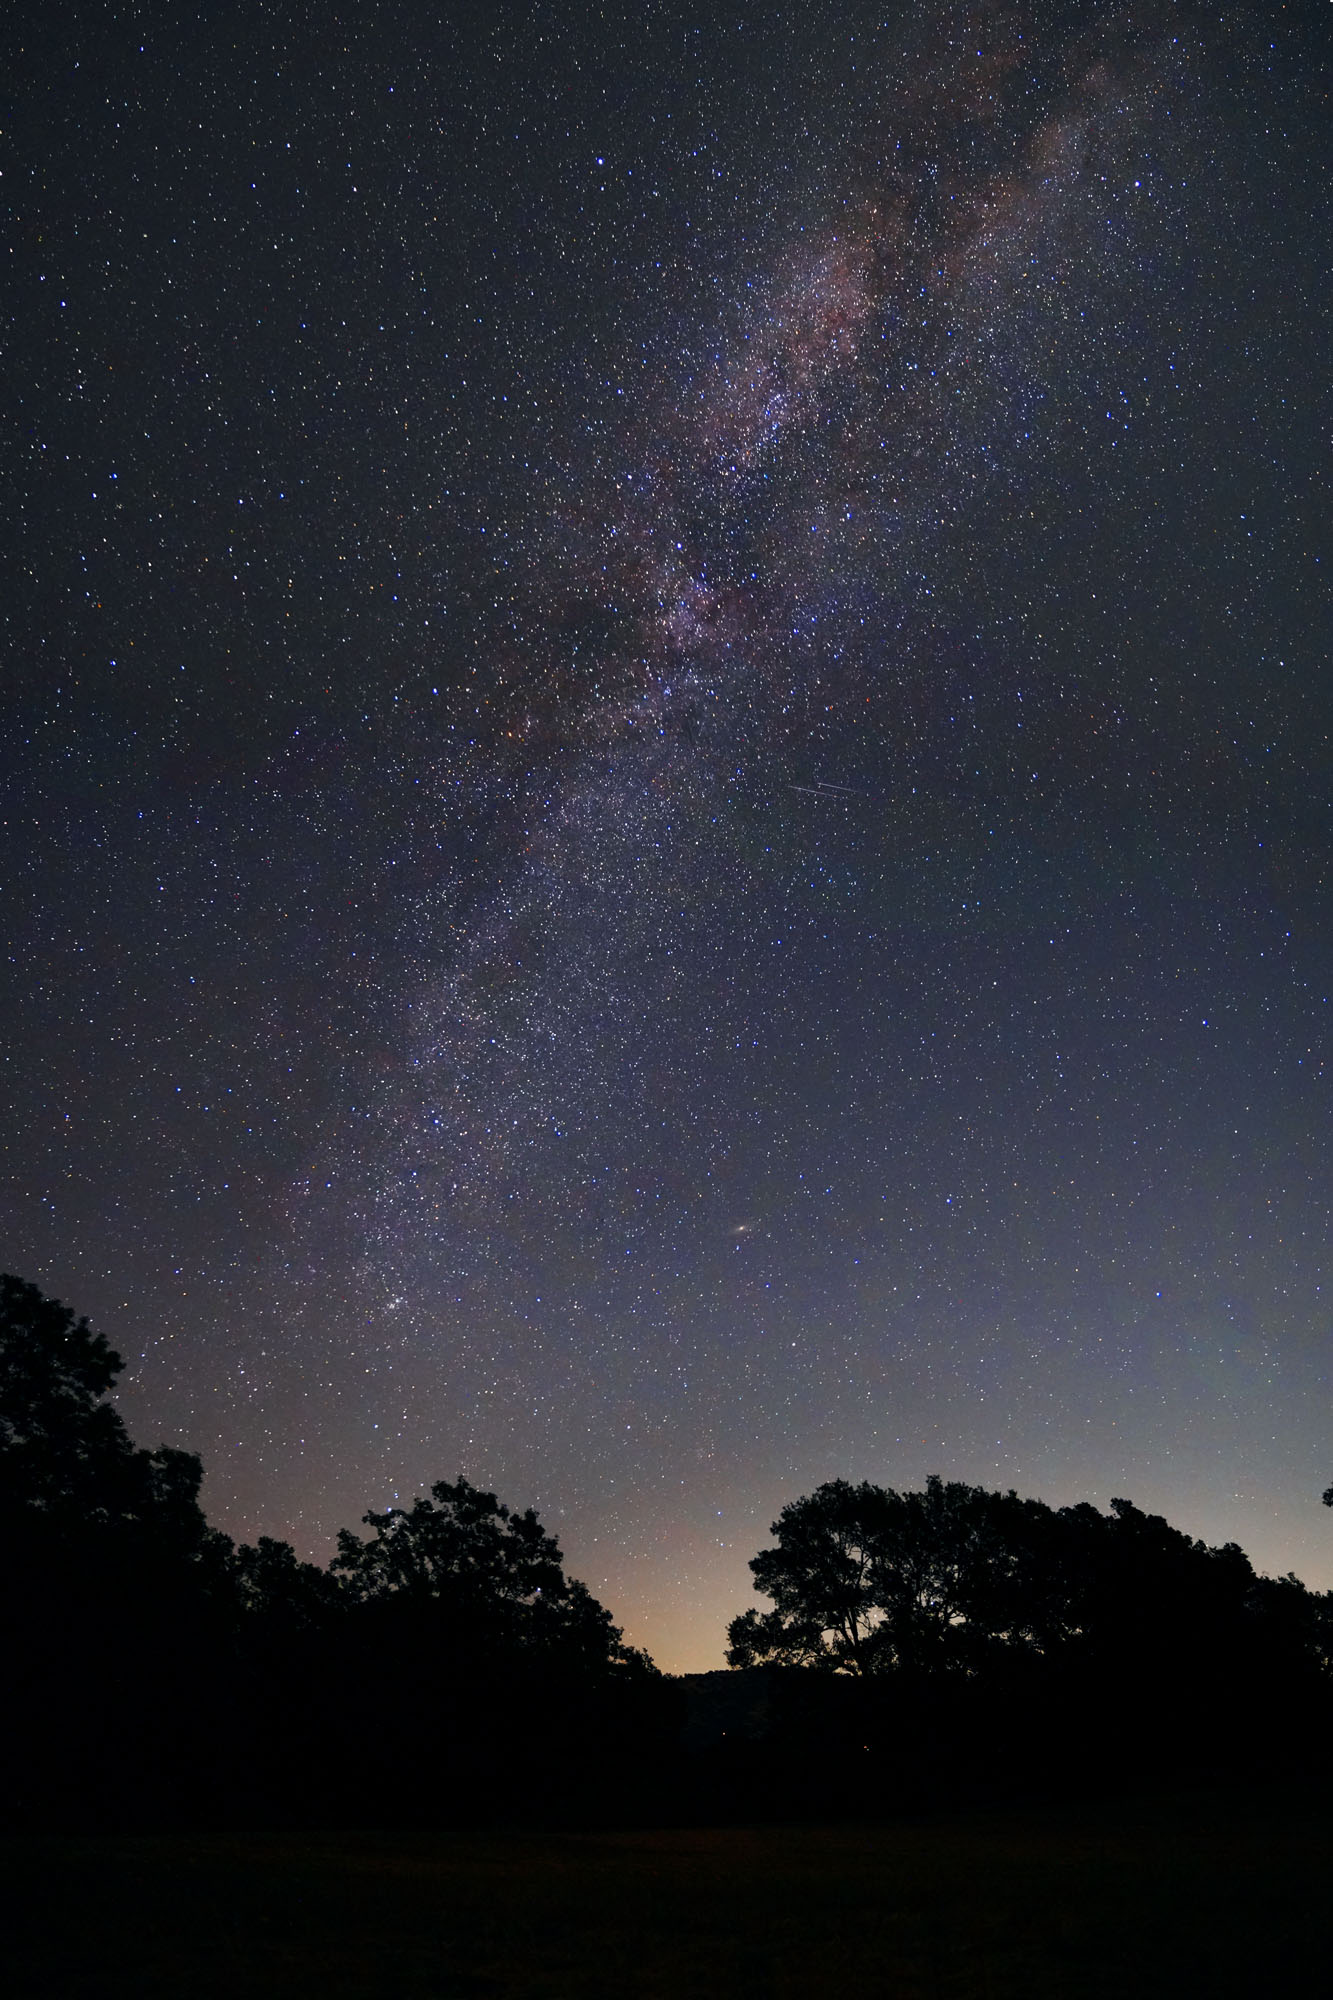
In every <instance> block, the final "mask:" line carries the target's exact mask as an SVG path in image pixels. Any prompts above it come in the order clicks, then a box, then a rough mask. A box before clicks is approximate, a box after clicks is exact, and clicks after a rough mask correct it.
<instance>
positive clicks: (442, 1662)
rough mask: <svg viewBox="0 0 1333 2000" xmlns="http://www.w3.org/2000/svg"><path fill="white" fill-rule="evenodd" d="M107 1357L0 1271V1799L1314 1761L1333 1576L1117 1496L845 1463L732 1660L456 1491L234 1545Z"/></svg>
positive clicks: (849, 1793) (960, 1778)
mask: <svg viewBox="0 0 1333 2000" xmlns="http://www.w3.org/2000/svg"><path fill="white" fill-rule="evenodd" d="M120 1367H121V1363H120V1360H119V1358H118V1357H117V1356H116V1355H115V1354H114V1353H113V1352H112V1351H111V1349H110V1348H109V1347H108V1345H107V1343H106V1342H105V1340H104V1339H102V1338H101V1337H100V1336H98V1335H96V1334H94V1333H93V1332H92V1331H91V1330H90V1329H89V1327H88V1325H87V1323H86V1322H85V1321H83V1320H79V1319H76V1318H75V1316H74V1314H73V1313H72V1312H70V1311H69V1310H68V1309H67V1308H66V1307H64V1306H62V1305H59V1304H57V1303H55V1302H54V1301H51V1300H48V1299H45V1298H44V1297H43V1296H42V1295H41V1293H40V1292H39V1291H37V1289H36V1288H35V1287H34V1286H32V1285H28V1284H25V1283H24V1282H23V1281H22V1280H20V1279H18V1278H14V1277H3V1278H0V1535H2V1536H3V1547H4V1551H5V1611H6V1617H5V1637H4V1642H3V1646H2V1647H0V1724H2V1726H3V1730H4V1746H5V1810H6V1814H7V1817H8V1820H9V1823H10V1824H11V1825H15V1824H17V1825H29V1826H37V1825H48V1826H62V1827H69V1826H79V1825H108V1826H128V1825H160V1824H167V1823H180V1822H191V1823H213V1824H221V1823H228V1822H232V1823H237V1822H240V1823H249V1824H260V1823H264V1824H297V1825H349V1824H361V1825H368V1824H377V1823H378V1824H396V1825H407V1824H414V1823H415V1824H442V1823H476V1822H477V1821H484V1820H492V1821H502V1822H503V1821H513V1820H527V1821H532V1820H534V1819H537V1820H548V1821H561V1822H566V1823H568V1822H570V1821H575V1822H577V1821H588V1820H606V1819H618V1820H639V1821H645V1820H664V1819H674V1820H696V1819H715V1818H719V1817H740V1818H752V1817H759V1816H778V1817H784V1816H793V1815H799V1814H803V1813H804V1814H811V1813H814V1814H849V1813H870V1814H877V1813H885V1812H890V1813H891V1812H895V1811H900V1810H903V1809H910V1808H914V1807H917V1806H920V1805H930V1804H934V1803H939V1802H942V1801H947V1800H951V1799H965V1798H980V1797H987V1796H1001V1795H1012V1794H1013V1793H1015V1792H1025V1793H1032V1792H1034V1791H1035V1792H1052V1791H1053V1792H1064V1793H1068V1792H1071V1791H1079V1790H1086V1789H1088V1788H1090V1787H1093V1788H1095V1787H1099V1786H1104V1785H1106V1784H1108V1783H1116V1782H1122V1781H1125V1780H1128V1781H1131V1782H1145V1781H1149V1782H1150V1781H1154V1780H1168V1781H1178V1780H1188V1779H1193V1778H1211V1779H1217V1778H1227V1777H1249V1776H1256V1775H1261V1774H1264V1773H1268V1772H1272V1773H1295V1772H1303V1771H1308V1770H1309V1769H1311V1768H1317V1769H1320V1770H1327V1768H1328V1766H1329V1761H1330V1760H1329V1733H1330V1719H1331V1717H1333V1593H1330V1594H1328V1595H1324V1596H1320V1595H1318V1594H1316V1593H1313V1592H1311V1591H1308V1590H1307V1589H1306V1588H1305V1586H1304V1585H1303V1584H1301V1583H1300V1582H1299V1581H1298V1580H1297V1579H1296V1578H1295V1577H1286V1578H1278V1579H1271V1578H1267V1577H1260V1576H1257V1575H1256V1574H1255V1572H1254V1570H1253V1568H1252V1567H1251V1565H1250V1563H1249V1561H1248V1560H1247V1558H1246V1557H1245V1555H1244V1554H1243V1552H1242V1551H1241V1550H1240V1549H1238V1548H1236V1547H1235V1546H1234V1545H1232V1546H1228V1547H1225V1548H1220V1549H1215V1548H1208V1547H1206V1546H1205V1545H1204V1544H1202V1543H1200V1542H1196V1541H1192V1540H1191V1539H1190V1538H1189V1537H1188V1536H1185V1535H1182V1534H1181V1533H1179V1532H1178V1531H1177V1530H1176V1529H1174V1528H1171V1527H1170V1526H1169V1525H1168V1524H1167V1523H1166V1522H1165V1521H1162V1520H1161V1519H1159V1518H1157V1517H1155V1516H1152V1515H1147V1514H1143V1513H1141V1512H1140V1511H1139V1510H1138V1509H1137V1508H1135V1507H1133V1506H1131V1505H1130V1504H1129V1503H1128V1502H1127V1501H1115V1502H1113V1503H1112V1510H1111V1513H1110V1514H1109V1515H1104V1514H1102V1513H1100V1512H1099V1511H1098V1510H1097V1509H1096V1508H1093V1507H1091V1506H1087V1505H1084V1506H1079V1507H1072V1508H1060V1509H1053V1508H1050V1507H1047V1506H1045V1505H1044V1504H1043V1503H1042V1502H1040V1501H1033V1500H1021V1499H1019V1498H1018V1496H1017V1495H1015V1494H1012V1493H1009V1494H1001V1493H989V1492H985V1491H983V1490H982V1489H980V1488H976V1487H969V1486H964V1485H960V1484H953V1483H946V1482H944V1481H942V1480H939V1479H931V1480H929V1481H928V1482H927V1485H926V1488H925V1490H924V1491H923V1492H919V1493H896V1492H893V1491H890V1490H888V1489H885V1488H881V1487H876V1486H871V1485H860V1486H853V1485H850V1484H848V1483H847V1482H845V1481H841V1480H836V1481H833V1482H831V1483H830V1484H828V1485H826V1486H823V1487H820V1488H819V1489H818V1490H817V1491H816V1492H815V1493H813V1494H811V1495H809V1496H807V1497H806V1498H804V1499H801V1500H798V1501H795V1502H793V1503H792V1504H791V1505H790V1506H788V1507H786V1508H784V1510H783V1512H782V1514H781V1515H780V1517H779V1519H778V1520H777V1521H776V1522H775V1523H774V1525H773V1534H774V1537H775V1546H774V1547H772V1548H770V1549H766V1550H764V1551H762V1552H761V1553H760V1554H759V1555H757V1556H756V1557H755V1558H754V1560H753V1562H752V1564H751V1568H752V1570H753V1571H754V1575H755V1583H756V1587H757V1589H759V1591H760V1592H761V1593H763V1594H764V1595H765V1596H766V1597H767V1598H768V1599H769V1601H770V1604H771V1609H769V1610H767V1611H763V1612H759V1611H752V1612H748V1613H746V1614H745V1615H743V1616H741V1617H739V1618H737V1619H736V1620H735V1621H733V1623H732V1625H731V1627H730V1631H729V1648H728V1660H729V1662H730V1667H731V1670H730V1671H729V1672H726V1673H718V1674H710V1675H691V1676H684V1677H682V1678H679V1679H671V1678H670V1677H667V1676H664V1675H661V1674H659V1673H658V1672H657V1671H656V1669H655V1668H654V1667H653V1665H652V1662H651V1661H649V1660H648V1659H647V1658H646V1657H645V1656H644V1655H643V1654H641V1653H639V1652H637V1651H635V1650H634V1649H633V1648H631V1647H628V1646H626V1645H625V1643H624V1641H623V1638H622V1635H621V1633H620V1632H619V1630H618V1629H617V1628H616V1626H615V1625H614V1624H613V1623H612V1620H611V1618H610V1615H609V1614H608V1612H607V1611H606V1610H605V1609H604V1608H603V1607H602V1606H601V1605H600V1604H598V1603H597V1602H596V1600H595V1599H594V1598H593V1597H592V1596H591V1594H590V1593H589V1592H588V1591H587V1589H586V1588H585V1587H584V1586H583V1585H582V1584H580V1583H578V1582H576V1581H574V1580H572V1579H571V1578H569V1577H567V1576H566V1575H565V1572H564V1567H563V1562H562V1559H561V1553H560V1549H559V1546H558V1544H557V1543H556V1541H555V1540H554V1539H553V1538H552V1537H551V1536H550V1535H549V1534H547V1533H546V1531H545V1530H544V1529H543V1527H542V1525H541V1523H540V1521H539V1520H538V1519H537V1517H536V1516H535V1515H534V1514H533V1513H532V1512H531V1511H528V1512H526V1513H521V1514H520V1513H514V1512H511V1511H510V1510H509V1509H508V1508H507V1507H505V1506H504V1505H502V1504H501V1503H500V1501H499V1500H497V1499H496V1497H495V1496H494V1495H493V1494H489V1493H483V1492H480V1491H479V1490H478V1489H476V1488H475V1487H473V1486H471V1485H470V1484H469V1483H468V1482H467V1481H466V1480H465V1479H459V1480H457V1481H455V1482H453V1483H447V1482H445V1483H441V1484H438V1485H436V1486H435V1487H433V1488H432V1491H431V1494H430V1496H429V1497H428V1498H419V1499H417V1500H415V1501H414V1502H413V1504H412V1506H411V1507H409V1508H405V1509H395V1510H393V1511H391V1512H386V1513H382V1514H380V1513H374V1512H372V1513H369V1514H367V1515H366V1516H365V1517H364V1520H363V1523H362V1528H363V1530H364V1532H362V1533H353V1532H350V1531H345V1532H344V1533H343V1534H342V1535H340V1537H339V1540H338V1552H337V1554H336V1556H335V1557H334V1559H333V1561H332V1563H331V1564H330V1566H329V1567H328V1568H327V1569H321V1568H320V1567H318V1566H317V1565H315V1564H312V1563H305V1562H301V1561H300V1560H299V1559H298V1558H297V1557H296V1555H295V1554H294V1552H293V1551H292V1549H291V1548H290V1547H288V1546H287V1545H286V1544H285V1543H281V1542H276V1541H272V1540H268V1539H261V1540H260V1541H259V1542H258V1544H257V1545H256V1546H254V1547H245V1546H241V1547H237V1546H236V1545H235V1544H234V1543H233V1542H232V1541H231V1540H230V1539H229V1538H228V1537H227V1536H225V1535H222V1534H220V1533H219V1532H218V1531H217V1530H216V1529H213V1528H211V1527H210V1526H209V1525H208V1523H207V1521H206V1520H205V1518H204V1515H203V1513H202V1511H201V1509H200V1506H199V1499H198V1495H199V1486H200V1480H201V1476H202V1472H201V1467H200V1464H199V1461H198V1459H196V1458H194V1457H193V1456H191V1455H190V1454H188V1453H184V1452H178V1451H171V1450H165V1449H161V1450H156V1451H146V1450H142V1449H140V1448H138V1447H136V1446H135V1445H134V1444H133V1442H132V1440H131V1439H130V1438H129V1436H128V1434H127V1432H126V1429H125V1426H124V1424H123V1422H122V1420H121V1418H120V1416H119V1414H118V1413H117V1411H116V1410H115V1409H114V1407H113V1406H112V1405H111V1404H110V1403H108V1402H107V1401H106V1395H107V1391H108V1390H109V1389H110V1388H111V1387H112V1385H113V1383H114V1381H115V1378H116V1375H117V1373H118V1372H119V1370H120Z"/></svg>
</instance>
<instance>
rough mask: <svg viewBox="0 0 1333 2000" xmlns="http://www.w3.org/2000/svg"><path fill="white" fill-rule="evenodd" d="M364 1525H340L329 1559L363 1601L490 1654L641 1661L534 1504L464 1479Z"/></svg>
mask: <svg viewBox="0 0 1333 2000" xmlns="http://www.w3.org/2000/svg"><path fill="white" fill-rule="evenodd" d="M364 1524H365V1526H366V1527H368V1528H370V1529H371V1530H372V1532H371V1534H370V1536H369V1537H368V1538H364V1539H363V1538H362V1537H361V1536H358V1535H355V1534H353V1533H352V1532H351V1531H350V1530H349V1529H346V1528H344V1529H343V1531H342V1532H341V1534H340V1535H339V1537H338V1553H337V1555H336V1556H335V1557H334V1559H333V1563H332V1565H331V1567H332V1570H333V1572H334V1573H335V1574H336V1575H338V1576H339V1577H340V1578H341V1579H342V1580H343V1582H344V1585H345V1587H346V1589H347V1590H348V1592H349V1594H350V1595H351V1596H352V1597H353V1598H354V1599H355V1600H356V1601H357V1602H358V1603H361V1604H365V1605H378V1606H381V1607H385V1608H390V1609H392V1610H393V1611H395V1612H396V1613H398V1614H400V1616H402V1615H407V1616H414V1617H416V1618H417V1619H420V1618H421V1617H422V1616H423V1615H424V1616H427V1617H430V1618H433V1619H435V1620H436V1621H437V1622H439V1623H441V1624H445V1623H447V1625H448V1627H449V1628H450V1630H451V1632H452V1634H453V1635H454V1637H455V1638H456V1640H457V1641H458V1642H460V1643H462V1644H463V1645H466V1646H470V1647H472V1648H474V1649H483V1650H485V1651H488V1652H494V1651H496V1650H497V1649H499V1650H507V1651H520V1652H522V1653H524V1654H544V1655H548V1656H551V1657H553V1658H559V1659H560V1660H561V1661H563V1662H566V1663H569V1662H573V1661H578V1662H581V1663H582V1664H583V1665H585V1666H587V1667H589V1668H606V1667H632V1666H640V1667H641V1666H642V1665H643V1664H644V1660H643V1656H642V1655H641V1654H638V1653H636V1652H635V1651H634V1650H633V1648H631V1647H628V1646H626V1645H625V1644H624V1642H623V1640H622V1637H621V1633H620V1631H619V1629H618V1628H617V1627H616V1626H615V1625H614V1624H613V1623H612V1621H611V1614H610V1613H609V1612H608V1611H607V1610H605V1609H604V1607H603V1606H602V1605H600V1604H599V1603H598V1602H597V1600H596V1599H595V1598H594V1597H593V1595H592V1593H591V1592H590V1591H589V1590H588V1588H587V1586H586V1585H585V1584H582V1583H579V1582H578V1581H577V1580H576V1579H574V1578H571V1577H567V1576H566V1575H565V1572H564V1567H563V1561H562V1558H561V1553H560V1545H559V1543H558V1542H557V1541H556V1539H555V1537H554V1536H553V1535H549V1534H547V1532H546V1530H545V1529H544V1528H543V1527H542V1524H541V1522H540V1521H539V1520H538V1518H537V1516H536V1514H535V1513H534V1512H533V1510H532V1509H531V1508H530V1507H529V1508H527V1509H525V1511H524V1512H523V1513H521V1514H520V1513H514V1512H511V1511H510V1509H509V1508H508V1507H506V1506H505V1505H504V1504H503V1503H502V1502H501V1501H500V1500H498V1499H497V1498H496V1496H495V1494H494V1493H484V1492H482V1491H481V1490H480V1489H479V1488H478V1487H475V1486H473V1485H471V1484H470V1483H469V1482H468V1481H467V1480H466V1479H463V1478H459V1479H457V1480H455V1481H453V1482H452V1484H451V1483H450V1482H449V1481H447V1480H441V1481H439V1482H438V1483H437V1484H436V1485H435V1486H433V1487H432V1488H431V1492H430V1497H429V1498H424V1497H418V1498H417V1499H415V1500H414V1501H413V1502H412V1505H411V1506H410V1507H407V1508H393V1509H390V1510H389V1511H388V1512H386V1513H383V1514H376V1513H369V1514H367V1515H365V1516H364Z"/></svg>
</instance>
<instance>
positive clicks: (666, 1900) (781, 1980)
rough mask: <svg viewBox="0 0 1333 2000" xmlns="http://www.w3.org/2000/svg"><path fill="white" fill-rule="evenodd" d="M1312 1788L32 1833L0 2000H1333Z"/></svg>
mask: <svg viewBox="0 0 1333 2000" xmlns="http://www.w3.org/2000/svg"><path fill="white" fill-rule="evenodd" d="M1331 1863H1333V1834H1331V1833H1330V1824H1329V1818H1328V1816H1327V1815H1326V1814H1324V1813H1322V1812H1321V1811H1320V1809H1319V1806H1318V1803H1317V1801H1316V1800H1314V1799H1312V1798H1308V1797H1307V1798H1304V1799H1293V1798H1291V1797H1281V1798H1279V1797H1275V1796H1272V1795H1269V1796H1266V1797H1264V1798H1262V1799H1247V1800H1242V1799H1238V1798H1234V1797H1233V1798H1229V1799H1222V1798H1216V1797H1203V1796H1198V1797H1193V1798H1189V1799H1185V1800H1179V1799H1177V1800H1174V1801H1171V1802H1169V1803H1162V1802H1160V1801H1157V1802H1153V1803H1151V1804H1146V1803H1145V1804H1137V1805H1136V1804H1125V1803H1123V1802H1122V1803H1119V1804H1117V1805H1115V1806H1114V1807H1112V1808H1109V1809H1107V1810H1104V1811H1098V1812H1093V1811H1090V1810H1088V1809H1081V1810H1079V1811H1077V1812H1074V1811H1069V1810H1060V1811H1056V1810H1041V1811H1037V1810H1030V1811H1024V1812H1005V1813H1003V1814H1001V1813H995V1814H988V1815H980V1814H975V1815H968V1816H966V1817H955V1818H952V1819H950V1820H947V1821H946V1820H936V1821H923V1822H920V1823H916V1824H910V1825H909V1824H901V1823H900V1824H897V1825H891V1826H825V1827H814V1828H804V1827H801V1828H792V1827H761V1828H755V1829H739V1830H738V1829H709V1830H705V1831H679V1830H672V1831H665V1832H647V1833H645V1832H624V1833H611V1834H524V1833H510V1834H487V1835H485V1836H482V1837H472V1836H468V1835H462V1834H453V1833H450V1834H435V1835H430V1834H412V1835H395V1834H388V1833H367V1834H313V1835H293V1834H254V1835H245V1834H226V1835H201V1834H190V1835H184V1836H180V1837H176V1838H170V1839H169V1838H162V1837H155V1838H133V1839H127V1838H112V1837H107V1838H83V1839H58V1838H53V1837H46V1836H43V1837H40V1838H36V1839H33V1840H30V1841H23V1842H19V1841H13V1840H11V1841H8V1842H6V1843H5V1844H4V1849H3V1866H4V1869H5V1880H4V1889H5V1899H6V1906H7V1911H6V1922H5V1930H4V1942H3V1946H0V1952H2V1953H3V1963H2V1964H0V1983H2V1984H3V1990H4V1991H5V1992H6V1993H7V1995H8V1996H9V2000H35V1996H38V1995H57V1994H58V1995H62V1996H63V1995H79V1996H87V2000H111V1996H120V1995H123V1996H126V2000H129V1996H133V2000H158V1996H160V2000H182V1996H217V2000H224V1996H225V2000H239V1996H245V2000H268V1996H278V1995H281V1996H283V2000H288V1996H293V2000H295V1996H301V2000H305V1996H310V2000H316V1996H318V2000H344V1996H345V1997H346V2000H351V1996H361V1995H367V1996H369V1995H374V1996H376V2000H378V1996H381V1995H382V1996H385V2000H390V1996H392V2000H452V1996H458V2000H463V1996H482V1995H490V1994H495V1995H515V1996H525V2000H526V1996H532V2000H537V1997H538V1996H542V2000H546V1996H550V2000H557V1996H565V1995H570V1996H573V1995H580V1996H581V1995H630V1996H644V2000H649V1996H652V2000H656V1996H663V1997H664V2000H665V1996H671V2000H675V1996H682V1997H683V1996H690V2000H694V1996H700V2000H702V1996H709V1995H718V1996H725V2000H764V1996H769V1995H773V1996H778V1995H781V1996H788V1995H790V1996H792V2000H797V1996H799V2000H819V1996H822V1995H825V1994H836V1995H838V1996H843V1995H848V1996H856V1997H857V2000H860V1996H864V1995H875V1994H882V1995H892V1996H895V2000H897V1996H902V2000H918V1996H919V2000H974V1996H975V2000H1008V1997H1009V1996H1013V2000H1047V1996H1050V2000H1056V1996H1060V2000H1063V1997H1064V1996H1079V2000H1082V1996H1085V1995H1088V1996H1094V1995H1095V1996H1106V2000H1141V1996H1149V1995H1172V1996H1180V1995H1195V1994H1197V1995H1208V1996H1210V2000H1212V1996H1221V1995H1236V1996H1242V1995H1243V1996H1246V2000H1270V1996H1272V2000H1280V1996H1286V1995H1300V1996H1302V2000H1320V1997H1321V1996H1326V1995H1333V1922H1331V1921H1330V1918H1331V1916H1333V1867H1331V1866H1330V1864H1331Z"/></svg>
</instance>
